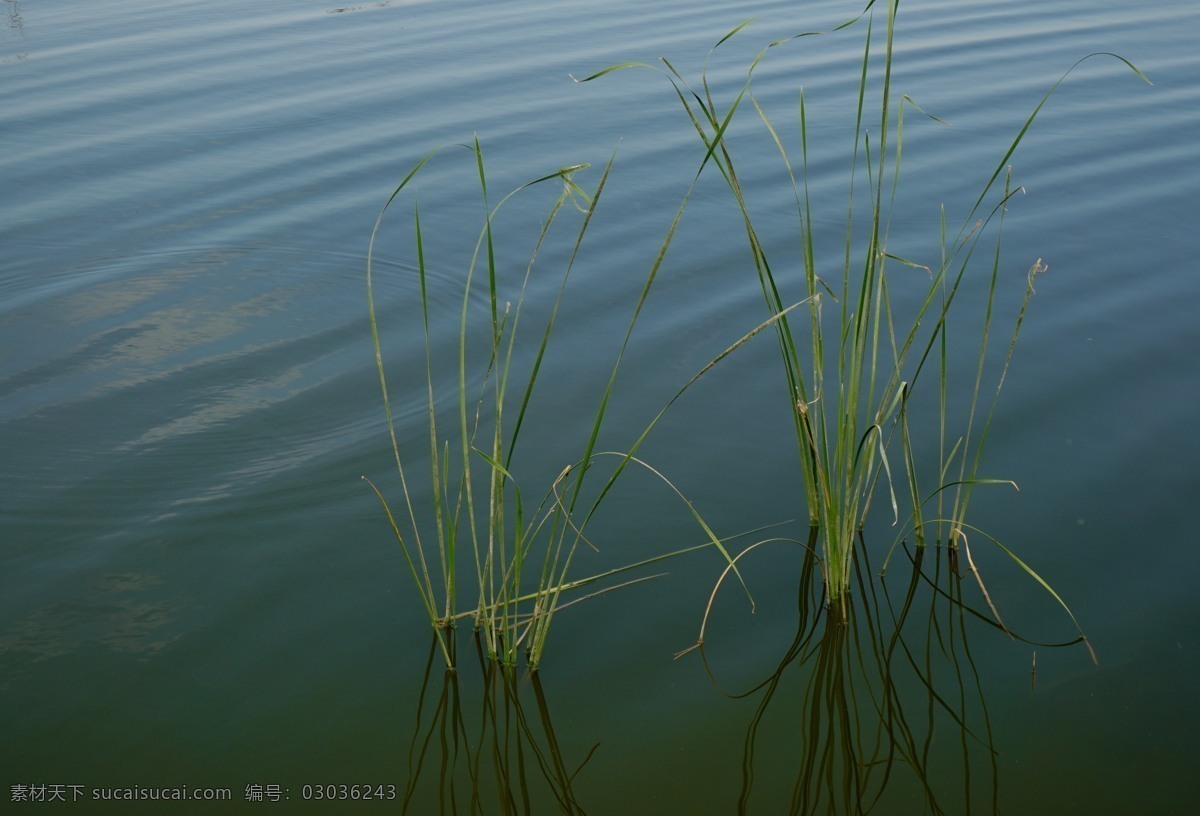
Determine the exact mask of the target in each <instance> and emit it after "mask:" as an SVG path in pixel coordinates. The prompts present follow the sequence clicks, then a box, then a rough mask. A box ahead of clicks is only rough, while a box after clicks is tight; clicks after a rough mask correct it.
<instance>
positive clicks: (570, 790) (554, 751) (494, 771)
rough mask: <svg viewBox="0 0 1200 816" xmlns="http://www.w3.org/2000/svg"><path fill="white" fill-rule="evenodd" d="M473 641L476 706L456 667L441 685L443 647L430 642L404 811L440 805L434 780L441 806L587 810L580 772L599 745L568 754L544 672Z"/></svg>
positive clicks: (445, 808)
mask: <svg viewBox="0 0 1200 816" xmlns="http://www.w3.org/2000/svg"><path fill="white" fill-rule="evenodd" d="M475 645H476V650H475V652H476V656H477V658H478V662H479V669H480V674H481V676H482V680H483V685H482V689H481V690H480V701H479V705H478V710H476V706H475V705H474V702H473V700H472V699H464V694H466V693H469V692H466V691H464V690H463V689H462V687H461V686H460V673H459V672H457V671H452V670H445V671H442V672H441V677H442V683H441V688H440V691H439V690H437V684H436V674H437V670H436V668H435V665H434V664H435V659H436V654H437V649H438V647H437V644H436V643H434V644H432V645H431V648H430V652H429V660H428V662H427V663H426V666H425V681H424V683H423V684H422V686H421V692H420V695H419V697H418V701H417V711H416V718H415V726H414V730H413V737H412V741H411V743H410V745H409V755H408V783H407V785H406V786H405V790H404V799H403V807H402V812H403V813H410V812H413V813H431V812H434V811H432V810H431V806H430V801H431V800H432V799H433V798H435V797H434V796H433V795H431V793H430V791H429V788H430V786H431V785H433V786H435V788H436V800H437V802H438V805H439V807H438V810H437V812H439V813H457V812H467V813H530V812H541V808H542V807H543V806H546V805H548V804H549V803H550V802H553V803H554V804H555V805H556V808H555V810H556V811H557V812H559V813H565V814H576V813H579V814H582V813H583V812H584V810H583V808H582V807H580V805H579V802H578V801H577V799H576V794H575V790H574V785H575V779H576V777H577V775H578V774H579V772H580V771H582V770H583V769H584V766H585V765H587V762H588V760H589V759H591V756H592V753H593V752H594V751H595V747H593V748H592V750H591V751H589V752H588V753H587V755H586V756H584V757H582V758H571V759H570V761H568V759H567V758H566V757H564V756H563V753H562V749H561V747H560V745H559V741H558V737H557V735H556V733H555V731H554V726H553V724H552V723H551V719H550V708H549V706H548V705H547V703H546V696H545V693H544V692H543V690H542V684H541V680H540V679H539V676H538V673H537V672H531V673H530V675H529V678H528V683H527V682H525V681H524V680H522V679H521V678H519V677H518V676H517V674H516V670H515V669H514V668H513V667H511V666H506V665H503V664H500V663H498V662H496V661H494V660H490V659H488V658H487V656H486V655H485V654H484V651H483V649H482V648H481V644H480V641H479V639H476V640H475ZM531 692H532V701H531V700H530V699H529V695H530V693H531ZM531 702H532V706H530V703H531ZM530 708H532V710H529V709H530ZM531 806H536V807H535V808H534V809H532V810H531Z"/></svg>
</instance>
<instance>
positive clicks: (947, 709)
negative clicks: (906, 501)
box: [699, 531, 1078, 814]
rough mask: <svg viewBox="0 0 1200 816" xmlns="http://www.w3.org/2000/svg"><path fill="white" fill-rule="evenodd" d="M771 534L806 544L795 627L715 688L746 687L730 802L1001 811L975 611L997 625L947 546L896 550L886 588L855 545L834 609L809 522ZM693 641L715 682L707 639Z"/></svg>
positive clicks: (807, 810) (801, 808)
mask: <svg viewBox="0 0 1200 816" xmlns="http://www.w3.org/2000/svg"><path fill="white" fill-rule="evenodd" d="M772 543H787V544H791V545H796V544H798V545H800V546H803V547H804V548H805V549H806V552H807V555H806V558H805V560H804V564H803V567H802V569H801V575H800V585H799V597H798V604H797V609H798V621H797V627H796V635H795V638H794V639H793V641H792V642H791V644H790V645H789V646H788V648H787V649H786V650H785V652H784V654H783V655H782V657H781V658H780V659H779V661H778V663H777V665H776V667H775V669H774V670H773V671H772V672H771V673H770V674H769V675H768V676H767V677H766V678H765V679H763V680H762V681H760V682H758V683H755V684H754V685H753V686H752V687H750V688H749V689H748V690H745V691H740V692H729V691H724V690H723V693H724V694H726V695H727V696H729V697H731V698H736V699H753V698H757V703H756V705H755V710H754V713H753V715H752V716H751V718H750V722H749V724H748V726H747V729H746V737H745V741H744V743H743V750H742V769H741V770H742V773H741V776H742V786H741V792H740V795H739V799H738V809H737V812H739V813H749V812H769V813H792V814H816V813H837V814H856V813H868V812H898V811H897V810H896V808H897V807H898V805H897V803H903V806H904V807H906V808H909V809H913V810H911V812H916V811H917V810H920V811H924V812H929V813H935V814H943V813H972V812H989V813H995V812H998V809H999V801H1000V780H999V771H998V764H997V761H996V757H997V750H998V749H997V746H996V744H995V741H994V738H993V730H992V723H991V719H990V717H989V714H988V709H987V701H986V698H985V695H984V689H983V682H982V679H981V677H980V674H979V670H978V667H977V666H976V663H975V659H974V656H973V654H972V647H973V645H978V644H977V643H973V639H977V638H978V636H979V635H981V634H985V633H986V631H981V630H980V628H979V627H978V626H974V625H973V621H975V620H980V621H982V622H983V623H985V624H987V625H988V626H990V627H991V628H992V629H995V630H997V631H1000V630H1001V627H1000V626H999V625H998V624H997V623H995V622H994V621H992V620H991V619H990V618H989V616H988V615H986V614H985V613H983V612H981V611H980V610H977V609H973V608H971V607H970V606H969V605H968V604H967V602H966V601H965V600H964V595H963V580H964V577H965V576H964V575H962V574H960V573H959V572H958V571H957V564H956V554H955V552H954V551H953V550H945V551H944V552H946V554H947V559H946V561H945V564H943V563H942V559H941V558H933V557H932V556H933V555H934V554H939V555H940V553H941V552H943V551H939V550H928V551H927V549H926V548H923V547H917V548H914V549H913V550H911V551H907V550H906V552H909V554H910V556H911V558H912V560H911V562H910V566H911V573H909V574H908V577H907V581H905V580H904V575H903V571H902V568H901V567H897V568H894V569H893V573H894V574H899V575H900V577H901V579H902V584H901V586H902V588H903V591H902V592H901V593H900V594H899V595H898V596H896V597H893V596H892V594H891V593H890V592H889V587H888V583H887V582H885V581H884V580H883V579H875V578H873V576H872V575H871V570H870V568H869V565H868V564H867V563H866V561H865V559H866V549H865V548H864V547H861V546H859V547H856V549H855V559H856V562H858V563H856V565H855V567H856V569H855V572H854V574H855V576H856V579H855V592H854V593H852V594H851V595H849V596H848V603H847V605H846V607H845V608H846V615H845V617H843V616H841V615H829V614H825V613H826V597H825V595H824V591H823V589H824V583H825V582H824V579H823V578H822V577H821V576H820V574H819V572H820V567H821V564H820V561H819V558H818V551H819V548H818V541H817V535H816V531H813V532H812V533H811V534H810V538H809V540H808V541H806V542H787V541H785V540H784V539H777V540H775V541H774V542H772ZM860 544H861V542H860ZM758 549H759V548H758V547H757V546H755V547H753V548H748V549H747V550H746V551H745V552H744V553H743V554H741V555H739V559H740V558H741V557H743V556H744V555H748V554H749V553H752V552H756V551H757V550H758ZM927 556H930V558H929V560H928V561H927V560H926V559H927ZM930 562H932V563H930ZM968 580H969V579H968ZM718 588H719V586H718ZM1010 634H1011V633H1010ZM1077 642H1078V641H1072V642H1071V643H1077ZM1071 643H1064V644H1037V645H1040V646H1045V647H1058V646H1068V645H1071ZM699 653H700V655H701V656H702V657H703V659H704V664H705V667H706V669H707V670H708V672H709V675H710V677H711V678H712V680H713V682H714V684H716V685H717V687H718V688H721V684H720V680H719V675H720V671H719V669H718V668H717V667H716V666H715V665H714V663H712V662H710V658H709V656H708V655H707V653H706V647H704V646H702V647H700V649H699ZM797 684H798V685H799V688H797ZM785 797H786V800H787V805H786V807H785V806H784V805H783V804H782V802H781V801H780V800H781V799H783V798H785Z"/></svg>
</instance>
